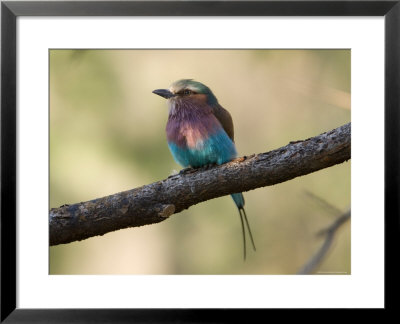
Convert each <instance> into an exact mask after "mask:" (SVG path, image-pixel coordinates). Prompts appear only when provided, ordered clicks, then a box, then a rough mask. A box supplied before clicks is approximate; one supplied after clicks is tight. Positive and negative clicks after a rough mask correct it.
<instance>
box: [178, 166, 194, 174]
mask: <svg viewBox="0 0 400 324" xmlns="http://www.w3.org/2000/svg"><path fill="white" fill-rule="evenodd" d="M194 171H196V169H195V168H192V167H188V168H184V169H182V170H181V171H179V174H180V175H182V174H188V173H192V172H194Z"/></svg>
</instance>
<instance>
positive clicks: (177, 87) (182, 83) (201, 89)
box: [169, 79, 218, 104]
mask: <svg viewBox="0 0 400 324" xmlns="http://www.w3.org/2000/svg"><path fill="white" fill-rule="evenodd" d="M169 90H170V91H171V92H172V93H174V94H185V90H189V91H191V92H193V93H195V94H196V93H200V94H205V95H207V97H208V103H209V104H216V103H217V102H218V100H217V98H216V97H215V95H214V94H213V93H212V91H211V90H210V88H209V87H207V86H206V85H205V84H203V83H201V82H198V81H194V80H193V79H182V80H178V81H175V82H174V83H172V84H171V86H170V88H169Z"/></svg>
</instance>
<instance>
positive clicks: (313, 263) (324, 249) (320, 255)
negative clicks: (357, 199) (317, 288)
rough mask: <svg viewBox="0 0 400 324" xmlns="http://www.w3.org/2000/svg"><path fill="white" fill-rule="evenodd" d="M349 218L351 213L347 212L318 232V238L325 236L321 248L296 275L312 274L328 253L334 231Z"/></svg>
mask: <svg viewBox="0 0 400 324" xmlns="http://www.w3.org/2000/svg"><path fill="white" fill-rule="evenodd" d="M350 217H351V211H350V210H349V211H347V212H346V213H344V214H343V215H342V216H340V217H339V218H338V219H336V220H335V222H334V223H332V225H330V226H329V227H328V228H326V229H324V230H322V231H319V232H318V233H317V235H318V236H321V235H325V241H324V243H323V244H322V245H321V248H320V249H319V250H318V251H317V252H316V253H315V254H314V255H313V256H312V257H311V258H310V260H309V261H308V262H307V263H306V264H305V265H304V266H303V267H302V268H301V270H299V272H297V274H310V273H312V272H313V271H314V270H315V269H316V268H317V267H318V265H319V264H320V263H321V262H322V260H323V259H324V257H325V256H326V254H327V253H328V251H329V248H330V247H331V245H332V242H333V238H334V237H335V234H336V231H337V230H338V229H339V227H340V226H342V225H343V224H344V223H345V222H347V221H348V220H349V219H350Z"/></svg>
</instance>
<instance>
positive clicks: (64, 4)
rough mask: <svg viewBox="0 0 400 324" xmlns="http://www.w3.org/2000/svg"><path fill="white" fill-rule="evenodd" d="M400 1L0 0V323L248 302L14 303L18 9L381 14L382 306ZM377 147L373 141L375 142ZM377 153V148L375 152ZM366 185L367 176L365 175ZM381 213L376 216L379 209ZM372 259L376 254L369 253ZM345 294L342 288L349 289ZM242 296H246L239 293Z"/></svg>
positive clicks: (218, 312)
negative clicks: (158, 305) (134, 305)
mask: <svg viewBox="0 0 400 324" xmlns="http://www.w3.org/2000/svg"><path fill="white" fill-rule="evenodd" d="M399 2H400V0H395V1H115V2H113V1H101V2H98V1H82V2H80V1H78V2H77V1H29V2H28V1H15V2H14V1H4V2H3V1H2V3H1V322H3V321H4V322H5V323H31V322H36V323H89V322H101V323H112V322H116V323H128V322H129V323H130V322H157V323H158V322H182V323H186V322H190V323H194V322H196V323H197V322H213V323H219V322H237V321H240V317H241V316H246V318H247V319H251V318H257V317H258V316H263V315H264V314H263V312H264V311H266V310H260V309H259V310H255V309H252V310H248V309H247V310H244V309H234V310H233V309H232V310H228V309H213V310H210V309H207V310H204V309H197V310H196V309H96V310H94V309H18V308H16V300H17V293H16V190H17V184H16V162H17V157H16V135H17V129H16V113H17V110H16V81H17V80H16V54H17V51H16V41H17V39H16V37H17V30H16V19H17V17H19V16H384V19H385V309H386V310H394V309H395V308H396V307H397V305H396V304H395V298H394V297H391V296H395V293H396V288H397V287H398V283H399V279H398V274H397V268H396V267H395V266H394V265H392V263H393V259H397V258H398V248H397V247H398V246H399V244H398V243H399V242H398V237H399V235H398V234H399V229H400V221H399V214H400V213H399V211H400V208H399V207H400V203H399V201H400V199H399V198H400V195H399V179H400V175H399V155H400V143H399V126H400V125H399V124H400V123H399V121H400V118H399V117H400V114H399V103H400V76H399V74H400V65H399V61H400V3H399ZM372 151H373V148H372ZM371 154H373V152H371ZM365 181H366V185H367V183H368V175H366V180H365ZM377 216H378V215H377ZM371 262H373V260H371ZM344 293H345V292H344ZM240 298H245V296H240Z"/></svg>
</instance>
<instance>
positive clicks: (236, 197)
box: [231, 193, 256, 260]
mask: <svg viewBox="0 0 400 324" xmlns="http://www.w3.org/2000/svg"><path fill="white" fill-rule="evenodd" d="M231 196H232V199H233V201H234V202H235V204H236V206H237V208H238V210H239V216H240V222H241V224H242V235H243V257H244V259H245V260H246V230H245V227H247V231H248V232H249V236H250V240H251V244H252V245H253V250H254V251H255V250H256V245H255V244H254V240H253V235H252V234H251V229H250V225H249V221H248V220H247V215H246V211H245V210H244V197H243V195H242V194H241V193H237V194H232V195H231Z"/></svg>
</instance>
